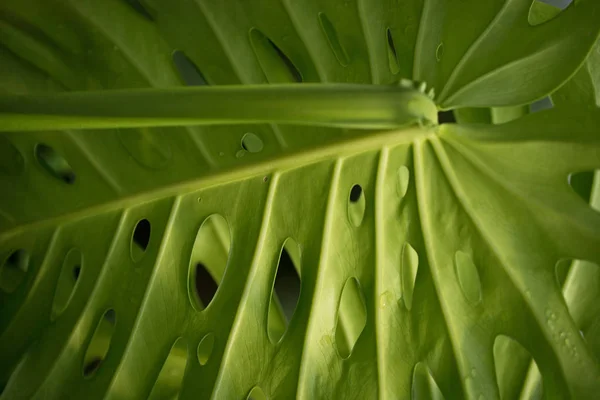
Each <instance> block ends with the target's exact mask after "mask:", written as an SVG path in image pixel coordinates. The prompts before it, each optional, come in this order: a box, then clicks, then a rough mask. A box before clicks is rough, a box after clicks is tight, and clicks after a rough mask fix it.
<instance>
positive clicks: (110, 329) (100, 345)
mask: <svg viewBox="0 0 600 400" xmlns="http://www.w3.org/2000/svg"><path fill="white" fill-rule="evenodd" d="M115 323H116V314H115V310H113V309H109V310H107V311H106V312H105V313H104V315H102V318H101V319H100V322H99V323H98V325H97V326H96V330H95V331H94V335H93V336H92V339H91V340H90V344H89V345H88V348H87V350H86V352H85V357H84V361H83V376H85V377H86V378H88V377H91V376H92V375H93V374H95V373H96V371H97V370H98V369H99V368H100V366H101V365H102V363H103V362H104V360H105V358H106V354H107V353H108V350H109V348H110V342H111V340H112V336H113V333H114V330H115Z"/></svg>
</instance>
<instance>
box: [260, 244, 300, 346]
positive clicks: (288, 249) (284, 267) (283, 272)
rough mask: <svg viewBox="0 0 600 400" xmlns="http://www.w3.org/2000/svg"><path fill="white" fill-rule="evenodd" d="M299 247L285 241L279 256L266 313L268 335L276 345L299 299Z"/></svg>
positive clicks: (285, 329)
mask: <svg viewBox="0 0 600 400" xmlns="http://www.w3.org/2000/svg"><path fill="white" fill-rule="evenodd" d="M300 265H301V264H300V247H299V246H298V243H296V241H295V240H294V239H292V238H288V239H286V241H285V242H284V244H283V246H282V248H281V252H280V254H279V262H278V264H277V270H276V275H275V282H274V285H273V289H272V292H271V301H270V303H269V312H268V319H267V320H268V324H267V325H268V334H269V339H270V340H271V342H272V343H277V342H279V340H281V338H282V337H283V335H284V334H285V332H286V331H287V328H288V325H289V322H290V321H291V320H292V317H293V315H294V312H295V310H296V306H297V305H298V300H299V298H300V286H301V281H300V276H299V274H300Z"/></svg>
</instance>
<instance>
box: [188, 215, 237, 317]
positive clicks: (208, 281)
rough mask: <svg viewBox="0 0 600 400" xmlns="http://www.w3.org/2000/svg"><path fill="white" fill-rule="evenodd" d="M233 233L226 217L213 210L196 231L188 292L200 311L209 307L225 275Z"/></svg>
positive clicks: (196, 308) (194, 305) (193, 304)
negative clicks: (214, 212) (231, 233)
mask: <svg viewBox="0 0 600 400" xmlns="http://www.w3.org/2000/svg"><path fill="white" fill-rule="evenodd" d="M230 247H231V235H230V231H229V225H228V223H227V221H226V220H225V218H223V217H222V216H220V215H218V214H213V215H211V216H209V217H208V218H206V219H205V220H204V221H203V222H202V224H201V225H200V228H199V229H198V233H197V234H196V239H195V241H194V246H193V248H192V254H191V257H190V266H189V273H188V295H189V299H190V303H191V305H192V307H193V308H194V309H195V310H196V311H202V310H204V309H205V308H207V307H208V306H209V305H210V303H211V302H212V300H213V298H214V296H215V295H216V293H217V291H218V288H219V283H220V282H221V280H222V279H223V276H224V274H225V270H226V268H227V262H228V258H229V252H230Z"/></svg>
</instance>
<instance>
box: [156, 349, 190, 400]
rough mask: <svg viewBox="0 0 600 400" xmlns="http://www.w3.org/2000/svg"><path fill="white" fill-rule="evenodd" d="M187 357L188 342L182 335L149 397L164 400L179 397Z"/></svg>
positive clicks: (168, 356)
mask: <svg viewBox="0 0 600 400" xmlns="http://www.w3.org/2000/svg"><path fill="white" fill-rule="evenodd" d="M187 359H188V348H187V342H186V341H185V339H184V338H181V337H180V338H179V339H177V340H176V341H175V343H173V346H172V347H171V351H169V354H168V355H167V358H166V360H165V362H164V363H163V366H162V368H161V370H160V373H159V374H158V378H157V379H156V382H155V383H154V387H153V388H152V392H150V396H148V399H150V400H163V399H175V398H177V396H178V395H179V392H180V391H181V385H182V383H183V376H184V375H185V367H186V365H187Z"/></svg>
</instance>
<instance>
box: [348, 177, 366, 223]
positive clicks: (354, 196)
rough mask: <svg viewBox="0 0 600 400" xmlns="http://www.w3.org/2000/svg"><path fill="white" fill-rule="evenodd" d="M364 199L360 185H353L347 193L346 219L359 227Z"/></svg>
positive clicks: (362, 214)
mask: <svg viewBox="0 0 600 400" xmlns="http://www.w3.org/2000/svg"><path fill="white" fill-rule="evenodd" d="M365 209H366V200H365V194H364V191H363V189H362V187H361V186H360V185H354V186H352V188H351V189H350V194H349V195H348V219H349V220H350V223H351V224H352V225H353V226H355V227H359V226H360V224H361V223H362V220H363V218H364V216H365Z"/></svg>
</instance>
